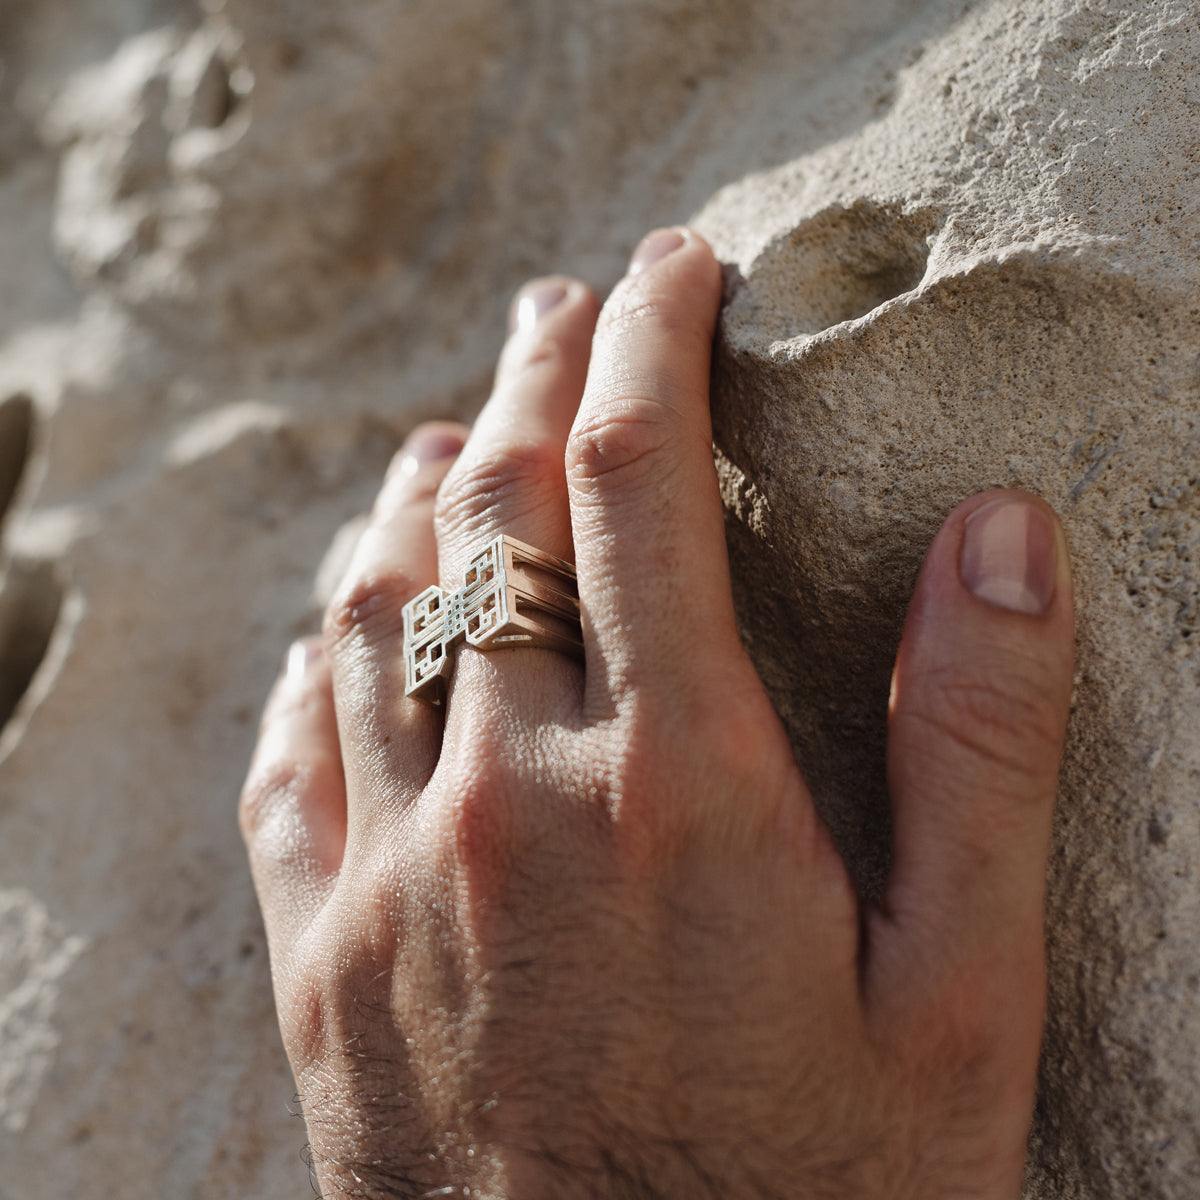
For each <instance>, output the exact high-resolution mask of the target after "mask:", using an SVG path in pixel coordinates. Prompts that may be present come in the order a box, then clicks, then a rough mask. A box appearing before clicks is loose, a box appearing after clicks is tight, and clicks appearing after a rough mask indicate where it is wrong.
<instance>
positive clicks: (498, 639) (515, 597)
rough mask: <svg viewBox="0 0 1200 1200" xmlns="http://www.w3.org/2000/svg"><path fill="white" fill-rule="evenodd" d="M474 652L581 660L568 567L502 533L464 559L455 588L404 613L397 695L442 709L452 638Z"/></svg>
mask: <svg viewBox="0 0 1200 1200" xmlns="http://www.w3.org/2000/svg"><path fill="white" fill-rule="evenodd" d="M462 637H465V638H466V640H467V644H468V645H470V646H474V647H475V648H476V649H477V650H507V649H511V648H516V647H521V646H543V647H546V648H547V649H551V650H561V651H563V652H564V653H566V654H571V655H573V656H574V657H576V658H582V657H583V631H582V629H581V627H580V624H579V587H578V585H577V583H576V579H575V568H574V566H572V565H571V563H569V562H566V561H565V560H564V559H561V558H555V556H554V555H553V554H546V553H545V552H544V551H542V550H537V549H535V548H534V547H533V546H527V545H526V544H525V543H524V542H519V541H517V539H516V538H513V537H509V536H508V535H507V534H504V533H502V534H500V535H499V536H498V537H495V538H493V539H492V540H491V541H489V542H487V543H486V544H484V545H483V546H481V547H479V548H477V549H476V550H475V552H474V553H473V554H472V556H471V562H470V565H469V566H468V567H467V570H466V573H465V574H464V575H463V584H462V587H460V588H458V589H457V590H456V591H453V592H450V593H446V592H443V591H442V589H441V588H440V587H438V586H437V585H436V584H434V585H433V586H432V587H427V588H426V589H425V590H424V591H423V592H422V593H421V594H420V595H419V596H415V597H414V598H413V599H412V600H410V601H409V602H408V603H407V604H406V605H405V606H404V694H405V695H406V696H416V697H417V698H418V699H421V700H424V701H426V702H427V703H430V704H441V703H442V701H443V699H444V697H445V693H446V683H447V681H448V680H449V678H450V675H451V674H452V672H453V670H454V656H453V655H452V654H451V650H453V649H454V647H455V644H456V643H457V642H458V640H459V638H462Z"/></svg>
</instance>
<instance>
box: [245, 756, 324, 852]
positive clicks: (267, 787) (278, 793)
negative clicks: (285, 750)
mask: <svg viewBox="0 0 1200 1200" xmlns="http://www.w3.org/2000/svg"><path fill="white" fill-rule="evenodd" d="M306 783H307V779H306V778H305V772H304V771H303V770H302V769H301V768H300V766H299V764H297V763H295V762H292V761H283V762H273V763H270V764H267V765H266V766H263V767H261V768H259V769H257V770H255V771H254V772H253V773H252V774H251V775H250V777H249V778H248V779H247V780H246V784H245V786H244V787H243V788H242V794H241V796H240V797H239V799H238V825H239V826H240V828H241V831H242V837H243V838H244V839H245V840H246V841H247V842H251V841H253V840H254V839H255V838H256V837H257V836H258V835H259V834H260V833H261V832H262V831H263V830H264V829H265V828H267V826H269V825H270V824H271V823H272V822H273V821H275V820H276V819H277V818H278V816H279V814H280V813H281V812H282V811H287V810H289V809H291V808H293V807H294V806H295V805H296V803H297V801H298V797H299V793H300V791H301V790H302V789H303V787H304V786H305V784H306Z"/></svg>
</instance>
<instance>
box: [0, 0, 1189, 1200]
mask: <svg viewBox="0 0 1200 1200" xmlns="http://www.w3.org/2000/svg"><path fill="white" fill-rule="evenodd" d="M1198 54H1200V23H1198V22H1197V20H1196V14H1195V10H1194V5H1193V4H1192V3H1190V0H1156V2H1155V3H1154V4H1129V3H1118V2H1116V0H977V2H974V3H969V2H965V0H953V2H951V0H842V2H841V3H839V4H836V5H826V4H816V3H808V2H805V3H796V2H794V0H738V2H737V3H734V0H705V2H703V3H696V2H694V0H621V2H618V0H592V2H590V3H588V4H579V5H555V4H544V3H539V2H537V0H493V2H491V3H483V0H443V2H442V3H440V4H438V5H412V4H408V3H404V2H402V0H376V2H375V3H372V4H367V5H327V4H325V5H322V4H318V3H315V0H253V2H252V0H206V3H205V4H204V5H203V6H202V7H200V8H197V7H194V6H193V5H191V4H190V3H187V2H185V0H62V2H61V3H58V4H55V5H44V4H39V3H37V2H36V0H7V2H6V3H5V5H4V7H3V8H2V9H0V62H2V63H3V68H4V69H3V71H2V72H0V264H3V270H0V507H2V508H3V509H4V510H6V512H7V515H6V517H5V521H4V526H3V530H2V532H3V554H4V568H3V577H2V579H0V717H3V718H6V723H5V725H4V727H3V730H2V732H0V756H2V762H0V1161H2V1162H3V1164H4V1165H3V1169H2V1170H0V1200H3V1198H5V1197H8V1196H14V1197H15V1196H17V1195H33V1196H37V1197H39V1200H42V1198H44V1200H58V1198H59V1197H62V1198H64V1200H65V1198H66V1197H75V1196H78V1195H81V1194H86V1193H87V1192H90V1191H94V1190H95V1189H96V1187H97V1181H101V1186H106V1187H107V1186H110V1185H111V1186H112V1187H115V1188H117V1189H118V1190H119V1191H120V1193H121V1195H122V1196H123V1197H128V1198H129V1200H142V1198H143V1197H144V1198H146V1200H149V1198H150V1197H160V1196H164V1195H170V1196H186V1197H192V1198H195V1200H203V1198H206V1197H217V1196H220V1197H227V1196H234V1195H245V1196H255V1197H261V1198H263V1200H274V1198H275V1197H279V1198H280V1200H282V1198H283V1197H285V1196H288V1197H290V1196H295V1195H297V1194H298V1193H299V1192H300V1191H301V1190H303V1188H304V1187H305V1186H306V1184H305V1183H304V1179H303V1176H304V1168H303V1165H302V1162H301V1155H300V1147H301V1145H302V1142H303V1137H302V1133H301V1130H300V1126H299V1123H298V1122H297V1121H296V1120H295V1118H294V1117H292V1116H289V1111H288V1110H289V1098H290V1096H291V1090H292V1087H291V1083H290V1080H289V1077H288V1074H287V1070H286V1065H285V1064H284V1062H283V1057H282V1052H281V1050H280V1048H279V1044H278V1036H277V1034H276V1032H275V1030H274V1022H273V1016H272V1011H271V1003H270V996H269V990H268V988H269V983H268V976H267V967H266V961H265V950H264V944H263V940H262V935H261V931H260V928H259V924H258V918H257V914H256V910H255V906H254V902H253V898H252V894H251V890H250V886H249V880H248V876H247V872H246V868H245V865H244V862H243V856H242V852H241V848H240V845H239V842H238V838H237V833H236V829H235V825H234V818H233V806H234V800H235V796H236V792H237V789H238V786H239V783H240V779H241V775H242V773H243V770H244V764H245V761H246V759H247V757H248V754H249V749H250V746H251V744H252V741H253V734H254V723H255V719H256V714H257V710H258V708H259V707H260V705H261V701H262V699H263V697H264V695H265V693H266V690H267V688H268V686H269V683H270V680H271V678H272V676H273V674H274V672H275V670H276V668H277V664H278V662H279V659H280V657H281V655H282V653H283V650H284V648H285V646H286V644H287V642H288V640H289V639H290V638H291V637H293V636H295V635H296V634H297V633H299V632H302V631H305V630H307V629H309V628H311V626H312V623H313V621H314V619H315V615H316V612H317V611H318V609H319V605H320V597H321V593H322V592H323V591H324V590H327V587H328V583H327V581H328V579H329V577H330V576H331V575H333V574H335V573H336V561H335V560H336V553H335V555H334V559H327V558H326V557H325V556H326V547H327V546H328V545H329V544H330V542H331V540H332V539H333V536H334V534H335V532H336V531H337V530H338V529H339V528H340V527H343V526H344V525H345V523H346V522H348V521H350V520H351V519H352V518H353V517H354V515H355V514H356V513H357V512H359V511H361V510H362V509H363V508H364V507H365V506H366V504H367V503H368V502H369V498H370V496H371V494H372V492H373V490H374V488H375V486H376V485H377V482H378V480H379V477H380V474H381V472H382V470H383V468H384V465H385V462H386V459H387V456H388V454H389V453H390V452H391V450H392V449H393V448H394V447H395V445H396V444H397V442H398V440H399V438H400V437H401V435H402V434H403V433H404V432H405V430H407V429H408V428H409V427H411V426H412V425H413V424H414V423H415V422H416V421H418V420H419V419H422V418H423V417H426V416H430V415H456V416H464V417H465V416H469V415H470V413H471V412H472V411H473V410H474V408H475V407H476V406H477V405H478V403H479V402H480V400H481V399H482V397H483V395H484V394H485V392H486V388H487V383H488V373H489V371H490V367H491V364H492V362H493V361H494V356H495V352H496V349H497V347H498V343H499V340H500V337H501V332H502V323H503V311H504V306H505V304H506V302H507V298H508V295H509V294H510V293H511V291H512V289H513V288H515V287H516V286H517V285H518V284H519V283H520V282H521V281H522V279H523V278H525V277H526V276H528V275H530V274H533V273H536V272H542V271H547V270H565V271H569V272H572V273H575V274H579V275H581V276H583V277H584V278H586V279H588V280H589V281H590V282H592V283H593V284H594V285H595V286H596V287H597V288H598V289H600V290H603V289H605V288H606V287H608V286H609V285H610V284H611V282H612V281H613V280H614V279H615V278H616V277H617V275H618V274H619V272H620V270H621V269H622V264H623V262H624V259H625V256H626V255H627V253H628V251H629V249H630V248H631V247H632V245H633V244H634V242H635V241H636V240H637V238H638V236H639V235H640V234H641V233H642V232H644V231H645V229H647V228H649V227H651V226H653V225H657V224H663V223H669V222H674V221H680V220H686V219H689V218H694V220H695V223H696V224H697V225H698V227H699V228H700V229H701V230H702V231H703V232H704V233H705V234H706V235H707V236H708V237H709V238H710V239H711V241H712V242H713V244H714V246H715V247H716V248H717V251H718V253H719V255H720V256H721V258H722V259H723V261H725V262H726V263H727V264H728V266H727V272H726V276H727V293H728V306H727V308H726V310H725V314H724V317H723V320H722V325H721V330H720V334H719V341H718V353H717V358H716V362H715V366H714V385H715V386H714V417H715V438H716V450H717V463H718V472H719V475H720V478H721V482H722V489H723V492H724V495H725V499H726V507H727V510H728V513H729V539H730V547H731V553H732V558H733V564H734V574H735V579H736V585H737V591H738V601H739V611H740V614H741V620H742V626H743V633H744V636H745V638H746V641H747V644H748V645H749V647H750V649H751V652H752V654H753V655H754V658H755V662H756V664H757V665H758V668H759V670H760V672H761V673H762V675H763V678H764V680H765V681H766V683H767V686H768V688H769V689H770V691H771V694H772V696H773V698H774V700H775V702H776V704H777V706H778V708H779V711H780V713H781V714H782V716H783V718H784V720H785V722H786V723H787V726H788V729H789V731H790V733H791V735H792V739H793V742H794V744H795V747H796V751H797V756H798V758H799V760H800V761H801V763H802V765H803V766H804V769H805V771H806V773H807V775H808V777H809V779H810V781H811V783H812V785H813V788H814V791H815V793H816V795H817V797H818V801H819V803H820V805H821V808H822V811H823V813H824V814H825V817H826V819H827V820H828V822H829V824H830V826H831V828H832V829H833V831H834V833H835V836H836V837H837V839H838V841H839V844H840V845H841V846H842V847H843V849H844V851H845V852H846V854H847V857H848V859H849V860H850V862H851V863H852V866H853V869H854V871H855V874H856V877H857V878H858V880H859V882H860V885H861V886H862V888H863V890H864V891H865V892H867V893H871V892H874V891H877V890H878V888H879V885H880V881H881V879H882V877H883V874H884V872H885V871H886V866H887V821H886V803H885V796H884V792H883V776H882V751H883V722H884V707H885V702H886V695H887V687H888V672H889V669H890V663H891V659H892V655H893V653H894V650H895V644H896V639H897V637H898V633H899V627H900V622H901V620H902V616H903V610H904V605H905V603H906V600H907V596H908V593H909V590H910V588H911V585H912V581H913V578H914V575H915V572H916V568H917V565H918V563H919V561H920V558H921V555H922V553H923V551H924V548H925V546H926V545H927V544H928V541H929V538H930V537H931V536H932V533H933V531H934V530H935V529H936V527H937V525H938V523H939V522H940V521H941V519H942V517H943V516H944V515H945V513H946V512H947V511H948V510H949V509H950V508H951V507H952V506H953V504H954V503H955V502H956V501H957V500H958V499H959V498H961V497H962V496H963V495H965V494H968V493H970V492H972V491H975V490H978V489H980V488H982V487H985V486H989V485H992V484H1005V485H1011V486H1021V487H1026V488H1029V489H1031V490H1033V491H1037V492H1039V493H1041V494H1043V495H1045V496H1046V497H1047V499H1049V500H1050V501H1051V502H1052V503H1053V504H1054V505H1055V506H1056V507H1057V508H1058V510H1059V512H1060V513H1061V514H1062V516H1063V519H1064V522H1065V524H1066V526H1067V530H1068V534H1069V537H1070V539H1071V544H1072V552H1073V559H1074V565H1075V570H1076V576H1077V583H1078V595H1079V602H1080V624H1079V669H1078V679H1077V687H1076V703H1075V712H1074V715H1073V719H1072V725H1071V733H1070V740H1069V744H1068V749H1067V757H1066V763H1065V767H1064V772H1063V786H1062V795H1061V800H1060V806H1059V812H1058V821H1057V826H1056V831H1055V846H1054V853H1053V860H1052V864H1051V888H1050V919H1049V942H1050V967H1051V974H1050V980H1051V982H1050V1020H1049V1028H1048V1034H1047V1041H1046V1053H1045V1059H1044V1066H1043V1072H1042V1085H1041V1092H1040V1097H1039V1104H1038V1113H1037V1121H1036V1127H1035V1132H1034V1139H1033V1147H1032V1154H1031V1159H1030V1169H1029V1177H1028V1182H1027V1195H1028V1196H1029V1197H1030V1198H1031V1200H1032V1198H1036V1200H1051V1198H1053V1200H1068V1198H1074V1197H1079V1198H1081V1200H1082V1198H1087V1200H1107V1198H1110V1197H1111V1198H1113V1200H1116V1198H1122V1200H1124V1198H1127V1197H1130V1196H1135V1195H1136V1196H1142V1195H1146V1196H1149V1195H1154V1196H1162V1197H1170V1198H1172V1200H1175V1198H1185V1197H1192V1196H1194V1195H1196V1194H1197V1192H1200V1144H1198V1136H1200V1135H1198V1133H1197V1127H1196V1123H1195V1120H1194V1113H1195V1112H1196V1111H1197V1110H1200V950H1198V949H1197V947H1200V911H1198V908H1200V899H1198V898H1197V897H1198V891H1197V886H1196V884H1197V880H1196V876H1195V870H1196V868H1195V863H1196V862H1197V860H1198V857H1200V856H1198V851H1200V815H1198V814H1200V804H1198V800H1200V734H1198V732H1197V731H1198V730H1200V659H1198V651H1197V646H1196V642H1197V639H1198V638H1200V635H1198V634H1197V632H1196V631H1197V628H1198V626H1200V600H1198V598H1197V597H1198V594H1200V588H1198V571H1200V566H1198V557H1197V556H1198V553H1200V550H1198V547H1200V478H1198V475H1200V468H1198V466H1197V463H1198V462H1200V453H1198V451H1200V415H1198V410H1197V394H1198V389H1200V333H1198V332H1197V330H1198V325H1197V320H1196V317H1197V301H1196V296H1197V294H1198V292H1197V287H1196V284H1197V279H1196V276H1197V272H1198V271H1200V257H1198V251H1200V212H1198V205H1200V136H1198V135H1197V133H1196V132H1195V131H1196V129H1197V124H1196V111H1197V105H1198V103H1200V90H1198V87H1200V85H1197V83H1196V82H1195V71H1194V63H1195V62H1196V61H1197V57H1198ZM346 540H347V539H346V537H343V538H342V539H341V542H342V543H343V544H344V543H345V541H346ZM323 561H324V563H325V565H324V567H323V568H322V566H321V564H322V562H323Z"/></svg>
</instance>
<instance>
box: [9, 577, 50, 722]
mask: <svg viewBox="0 0 1200 1200" xmlns="http://www.w3.org/2000/svg"><path fill="white" fill-rule="evenodd" d="M62 601H63V585H62V580H61V579H60V577H59V574H58V571H57V570H56V568H55V566H54V564H53V563H51V562H46V561H44V560H40V559H22V558H15V559H12V560H11V561H10V562H9V564H8V567H7V569H6V571H5V574H4V580H3V583H0V727H3V726H4V725H6V724H7V723H8V721H9V718H10V717H11V716H12V715H13V713H14V712H15V711H16V707H17V705H18V704H19V703H20V701H21V697H22V696H23V695H24V694H25V691H26V689H27V688H28V687H29V684H30V682H31V680H32V679H33V676H34V674H35V673H36V671H37V669H38V667H39V666H40V664H41V661H42V659H43V658H45V656H46V650H47V648H48V647H49V645H50V638H51V636H52V635H53V633H54V627H55V625H56V624H57V623H58V614H59V611H60V610H61V608H62Z"/></svg>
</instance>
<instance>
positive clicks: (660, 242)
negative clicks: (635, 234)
mask: <svg viewBox="0 0 1200 1200" xmlns="http://www.w3.org/2000/svg"><path fill="white" fill-rule="evenodd" d="M686 241H687V238H685V237H684V235H683V233H682V232H681V231H680V230H678V229H656V230H655V231H654V232H653V233H650V234H647V235H646V236H645V237H644V238H643V239H642V241H641V243H640V244H639V246H638V248H637V249H636V250H635V251H634V252H633V258H631V259H630V260H629V274H630V275H636V274H637V273H638V272H639V271H644V270H645V269H646V268H647V267H648V266H650V264H651V263H656V262H658V260H659V259H660V258H666V257H667V255H668V254H672V253H674V252H675V251H676V250H678V249H679V247H680V246H682V245H683V243H684V242H686Z"/></svg>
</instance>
